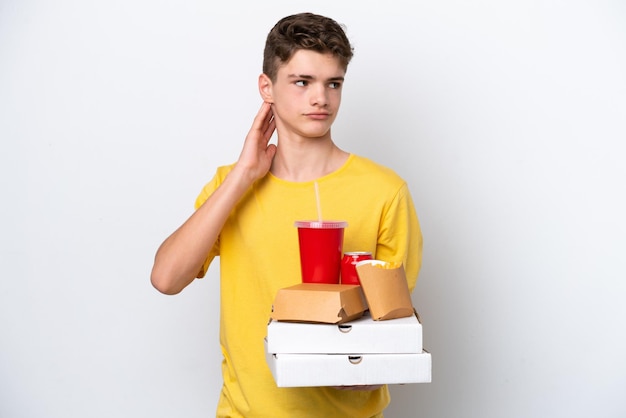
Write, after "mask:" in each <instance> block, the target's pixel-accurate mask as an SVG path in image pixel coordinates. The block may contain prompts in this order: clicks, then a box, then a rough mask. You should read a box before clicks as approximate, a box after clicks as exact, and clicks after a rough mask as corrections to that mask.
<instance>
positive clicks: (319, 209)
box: [314, 182, 322, 222]
mask: <svg viewBox="0 0 626 418" xmlns="http://www.w3.org/2000/svg"><path fill="white" fill-rule="evenodd" d="M314 185H315V201H316V202H317V220H318V221H319V222H322V207H321V205H320V188H319V186H318V185H317V182H315V183H314Z"/></svg>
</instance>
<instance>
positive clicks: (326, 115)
mask: <svg viewBox="0 0 626 418" xmlns="http://www.w3.org/2000/svg"><path fill="white" fill-rule="evenodd" d="M305 116H306V117H308V118H311V119H315V120H325V119H328V118H329V117H330V113H326V112H314V113H306V114H305Z"/></svg>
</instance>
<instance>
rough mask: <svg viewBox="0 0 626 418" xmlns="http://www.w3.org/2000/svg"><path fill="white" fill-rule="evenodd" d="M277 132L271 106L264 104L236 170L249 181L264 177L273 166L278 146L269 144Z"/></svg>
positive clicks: (248, 136) (244, 145) (246, 141)
mask: <svg viewBox="0 0 626 418" xmlns="http://www.w3.org/2000/svg"><path fill="white" fill-rule="evenodd" d="M275 130H276V122H275V121H274V113H273V112H272V107H271V104H269V103H267V102H263V104H262V105H261V108H260V109H259V112H258V113H257V115H256V117H255V118H254V122H252V127H251V128H250V131H249V132H248V135H247V136H246V140H245V142H244V144H243V149H242V150H241V154H240V155H239V160H238V161H237V164H236V167H235V168H236V169H237V170H241V174H242V175H245V176H246V177H247V178H248V179H249V181H251V182H253V181H255V180H257V179H259V178H261V177H263V176H264V175H265V174H266V173H267V172H268V171H269V169H270V167H271V165H272V159H273V158H274V155H275V154H276V145H274V144H268V143H269V141H270V139H271V137H272V134H273V133H274V131H275Z"/></svg>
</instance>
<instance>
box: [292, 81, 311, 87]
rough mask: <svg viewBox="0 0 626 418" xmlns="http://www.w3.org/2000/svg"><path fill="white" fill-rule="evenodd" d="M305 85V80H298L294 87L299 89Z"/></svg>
mask: <svg viewBox="0 0 626 418" xmlns="http://www.w3.org/2000/svg"><path fill="white" fill-rule="evenodd" d="M307 84H308V82H307V81H306V80H298V81H296V82H295V85H296V86H299V87H306V86H307Z"/></svg>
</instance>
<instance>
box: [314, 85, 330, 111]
mask: <svg viewBox="0 0 626 418" xmlns="http://www.w3.org/2000/svg"><path fill="white" fill-rule="evenodd" d="M310 91H311V105H313V106H320V107H324V106H326V105H328V92H327V91H326V87H325V86H324V85H321V84H316V85H315V86H314V87H313V88H312V89H311V90H310Z"/></svg>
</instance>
